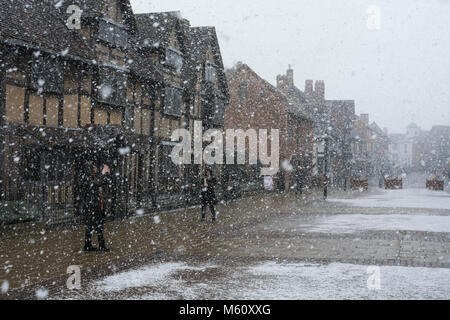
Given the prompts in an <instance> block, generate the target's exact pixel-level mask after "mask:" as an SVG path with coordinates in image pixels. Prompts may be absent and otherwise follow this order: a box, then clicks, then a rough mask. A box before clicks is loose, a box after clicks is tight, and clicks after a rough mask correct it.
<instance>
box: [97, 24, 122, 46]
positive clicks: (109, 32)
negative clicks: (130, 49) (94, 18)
mask: <svg viewBox="0 0 450 320" xmlns="http://www.w3.org/2000/svg"><path fill="white" fill-rule="evenodd" d="M98 37H99V39H100V40H103V41H105V42H107V43H109V44H111V45H113V46H116V47H121V48H124V47H126V46H127V43H128V32H127V30H126V29H125V27H124V26H123V25H121V24H118V23H116V22H114V21H110V20H107V19H102V20H100V24H99V30H98Z"/></svg>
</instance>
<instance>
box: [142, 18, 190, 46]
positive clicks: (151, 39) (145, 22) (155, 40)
mask: <svg viewBox="0 0 450 320" xmlns="http://www.w3.org/2000/svg"><path fill="white" fill-rule="evenodd" d="M135 18H136V24H137V28H138V30H139V40H140V46H143V47H155V48H158V47H167V46H168V45H169V40H170V34H171V32H172V30H173V28H174V26H176V25H177V24H180V23H181V21H182V20H181V15H180V13H179V12H178V11H171V12H158V13H142V14H136V15H135Z"/></svg>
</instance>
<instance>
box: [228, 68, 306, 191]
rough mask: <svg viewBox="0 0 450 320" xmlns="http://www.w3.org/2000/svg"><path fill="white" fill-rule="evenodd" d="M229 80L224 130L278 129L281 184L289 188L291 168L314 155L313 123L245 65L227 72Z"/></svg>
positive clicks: (279, 92) (285, 97) (291, 180)
mask: <svg viewBox="0 0 450 320" xmlns="http://www.w3.org/2000/svg"><path fill="white" fill-rule="evenodd" d="M227 77H228V87H229V90H230V104H229V105H228V106H227V107H226V108H225V129H243V130H248V129H255V130H259V129H267V130H268V131H269V132H270V130H271V129H279V132H280V146H279V149H280V164H281V168H280V171H279V181H280V180H281V181H282V183H281V184H280V185H282V186H283V187H284V188H285V189H288V188H289V187H290V186H292V185H293V184H294V183H295V182H294V181H293V177H292V165H293V164H294V163H295V162H297V161H301V160H302V159H304V157H305V156H306V155H308V154H310V153H311V152H312V142H313V141H312V129H313V123H312V121H311V120H310V119H308V118H307V117H306V116H305V115H304V114H303V113H302V112H301V110H300V109H299V108H298V107H297V106H296V105H293V104H291V103H290V101H289V99H288V97H287V96H286V95H285V94H283V92H282V91H281V90H279V89H277V88H276V87H274V86H272V85H271V84H270V83H268V82H267V81H266V80H264V79H262V78H261V77H260V76H259V75H258V74H257V73H256V72H255V71H253V70H252V69H251V68H250V67H249V66H247V65H246V64H242V63H239V64H237V65H236V66H235V67H234V68H233V69H232V70H228V74H227Z"/></svg>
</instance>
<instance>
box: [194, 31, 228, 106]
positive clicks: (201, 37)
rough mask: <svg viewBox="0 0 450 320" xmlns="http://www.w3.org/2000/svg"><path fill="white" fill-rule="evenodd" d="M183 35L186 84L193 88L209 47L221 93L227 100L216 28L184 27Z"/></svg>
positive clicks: (226, 85) (226, 84) (226, 86)
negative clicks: (184, 39)
mask: <svg viewBox="0 0 450 320" xmlns="http://www.w3.org/2000/svg"><path fill="white" fill-rule="evenodd" d="M185 35H186V48H187V57H186V70H185V80H186V81H187V84H188V86H189V87H190V88H193V87H194V86H195V84H196V83H197V81H199V79H198V77H199V75H200V72H199V70H201V69H202V68H203V67H204V64H205V60H206V59H205V57H206V54H207V52H208V50H209V48H211V51H212V55H213V58H214V64H215V65H216V67H217V69H216V71H217V77H218V81H219V84H220V87H221V88H220V89H221V94H222V96H223V97H224V98H225V99H227V100H228V99H229V92H228V83H227V80H226V76H225V71H224V66H223V61H222V55H221V53H220V47H219V41H218V39H217V34H216V29H215V28H214V27H189V28H186V30H185Z"/></svg>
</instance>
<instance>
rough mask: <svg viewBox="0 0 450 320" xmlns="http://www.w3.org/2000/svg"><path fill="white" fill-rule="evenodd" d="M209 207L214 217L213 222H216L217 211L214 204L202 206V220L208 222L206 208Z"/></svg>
mask: <svg viewBox="0 0 450 320" xmlns="http://www.w3.org/2000/svg"><path fill="white" fill-rule="evenodd" d="M207 206H209V210H211V215H212V219H213V221H216V209H215V208H214V205H213V204H212V203H210V204H203V205H202V220H206V207H207Z"/></svg>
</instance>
